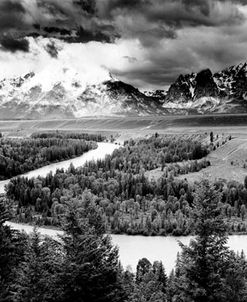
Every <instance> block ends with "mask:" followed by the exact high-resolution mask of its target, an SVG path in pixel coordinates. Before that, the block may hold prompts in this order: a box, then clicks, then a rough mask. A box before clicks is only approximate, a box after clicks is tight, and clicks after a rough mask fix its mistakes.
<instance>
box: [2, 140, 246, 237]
mask: <svg viewBox="0 0 247 302" xmlns="http://www.w3.org/2000/svg"><path fill="white" fill-rule="evenodd" d="M150 139H151V141H153V144H151V147H150V145H146V146H147V148H146V149H147V150H148V151H147V150H146V149H145V148H144V142H145V140H143V141H141V142H132V141H131V142H129V143H125V147H123V148H119V149H117V150H115V151H114V152H113V154H112V155H109V156H107V157H106V158H105V159H104V160H98V161H96V162H93V161H91V162H88V163H86V164H85V165H84V166H83V167H81V168H77V169H75V168H74V167H73V166H70V168H69V169H68V170H67V171H64V170H58V171H57V172H56V173H55V174H54V175H52V174H48V175H47V176H46V177H39V178H37V179H27V178H24V177H21V178H20V177H18V178H15V179H13V180H11V182H10V183H9V185H8V186H7V188H6V190H7V191H6V193H7V194H6V196H7V198H8V199H9V200H11V201H13V202H14V203H15V207H14V211H15V215H14V216H15V219H16V221H18V222H28V223H37V224H41V225H42V224H45V225H54V226H59V224H60V220H59V217H60V215H62V214H63V213H64V211H65V207H66V205H65V204H66V202H67V201H68V200H71V199H79V200H80V199H81V195H82V193H83V192H84V191H85V190H86V191H88V192H89V194H91V195H92V196H93V199H94V200H95V203H96V204H97V205H98V206H99V207H100V209H101V214H102V217H103V220H104V223H105V225H106V226H107V228H108V231H109V232H111V233H116V234H132V235H135V234H141V235H170V234H171V235H175V236H179V235H188V234H191V233H193V219H192V204H193V200H194V192H195V187H196V186H195V185H193V184H189V183H188V182H187V181H186V180H178V179H176V178H175V177H174V176H176V175H179V174H180V173H184V171H185V170H184V167H186V165H189V166H188V170H187V171H195V170H196V171H198V170H199V169H200V168H201V167H203V165H202V166H200V163H203V162H205V165H207V164H208V163H207V160H205V159H201V160H198V161H197V160H191V161H189V162H185V163H184V164H183V167H181V166H180V165H178V164H177V163H167V164H166V167H165V168H164V175H163V177H161V178H160V179H159V180H157V181H155V180H153V179H148V178H147V177H146V176H145V172H146V171H148V169H151V168H154V167H156V163H157V165H158V164H159V159H158V157H159V153H160V152H161V151H160V145H162V146H164V145H165V144H166V145H168V146H170V145H171V144H172V146H173V141H174V139H171V143H164V142H162V143H161V142H160V141H162V140H161V138H160V137H159V136H158V137H156V136H153V137H151V138H150ZM150 139H149V140H150ZM169 139H170V138H169ZM139 144H140V145H141V146H142V145H143V146H142V147H141V148H138V147H137V146H138V145H139ZM178 145H181V146H182V143H181V142H178ZM187 145H189V142H186V146H187ZM190 145H191V146H193V143H191V144H190ZM148 146H149V147H148ZM152 146H153V147H152ZM195 146H197V145H195ZM186 148H192V147H186ZM196 148H197V147H196ZM201 148H204V147H203V146H202V147H201ZM150 150H152V151H150ZM170 150H174V152H176V153H177V154H179V152H180V151H178V150H183V148H178V149H177V150H176V151H175V149H174V148H173V147H171V148H170ZM191 150H194V149H193V148H192V149H191ZM152 152H153V153H152ZM162 152H163V151H162ZM171 152H172V151H171ZM144 153H145V154H146V156H144ZM192 153H193V152H192ZM151 154H153V156H151ZM159 167H160V168H161V165H160V166H159ZM194 169H195V170H194ZM216 186H217V187H219V190H220V191H221V193H222V200H221V207H222V212H223V214H224V217H225V219H226V220H227V223H228V227H229V232H230V233H245V232H246V231H247V229H246V227H247V224H246V206H247V191H246V188H247V183H245V184H240V183H237V182H229V183H224V182H217V183H216Z"/></svg>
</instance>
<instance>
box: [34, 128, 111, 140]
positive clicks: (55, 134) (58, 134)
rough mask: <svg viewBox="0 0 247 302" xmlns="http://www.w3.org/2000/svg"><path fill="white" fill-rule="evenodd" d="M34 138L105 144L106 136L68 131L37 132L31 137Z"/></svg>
mask: <svg viewBox="0 0 247 302" xmlns="http://www.w3.org/2000/svg"><path fill="white" fill-rule="evenodd" d="M31 137H32V138H59V139H82V140H85V141H95V142H103V141H104V140H106V136H103V135H102V134H100V133H98V134H95V133H86V132H85V133H84V132H68V131H49V132H35V133H33V134H32V135H31Z"/></svg>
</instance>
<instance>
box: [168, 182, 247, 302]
mask: <svg viewBox="0 0 247 302" xmlns="http://www.w3.org/2000/svg"><path fill="white" fill-rule="evenodd" d="M220 200H221V195H220V193H219V192H218V191H217V190H216V189H215V187H213V186H212V185H211V184H210V183H209V182H208V181H203V182H201V183H200V184H199V186H198V187H197V189H196V192H195V198H194V219H195V233H196V238H195V240H192V241H191V242H190V245H189V246H188V247H186V246H184V245H182V244H181V247H182V254H181V257H180V258H179V261H178V264H177V267H176V269H177V270H178V271H179V274H178V276H177V278H176V281H175V283H176V290H175V292H176V296H175V297H173V299H174V301H185V302H186V301H188V302H197V301H198V302H223V301H233V300H232V299H231V298H232V296H231V294H230V293H231V291H234V299H235V300H234V301H246V271H245V272H244V271H243V270H241V269H239V268H240V266H239V265H238V263H237V261H235V260H234V259H236V257H235V254H234V253H233V252H230V251H229V249H228V247H227V246H226V243H227V239H228V237H227V234H226V231H227V227H226V224H225V223H224V220H223V218H222V211H221V209H220V208H219V202H220ZM234 263H235V264H234ZM243 263H245V265H246V262H245V261H243ZM233 274H235V275H236V276H238V278H239V279H240V280H241V281H242V282H239V287H236V286H235V285H234V282H232V279H231V275H233ZM239 274H240V277H239ZM244 293H245V294H244ZM179 299H180V300H179Z"/></svg>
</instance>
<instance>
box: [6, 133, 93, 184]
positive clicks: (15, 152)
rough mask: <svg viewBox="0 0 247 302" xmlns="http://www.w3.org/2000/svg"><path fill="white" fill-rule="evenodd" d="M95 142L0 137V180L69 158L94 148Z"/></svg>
mask: <svg viewBox="0 0 247 302" xmlns="http://www.w3.org/2000/svg"><path fill="white" fill-rule="evenodd" d="M96 147H97V144H96V143H95V142H91V141H90V142H88V141H85V140H81V139H61V138H35V139H34V138H27V139H8V138H1V139H0V180H3V179H8V178H11V177H14V176H16V175H20V174H23V173H26V172H28V171H31V170H34V169H37V168H40V167H42V166H45V165H48V164H50V163H52V162H56V161H61V160H65V159H70V158H73V157H75V156H79V155H82V154H83V153H85V152H87V151H89V150H91V149H93V148H96Z"/></svg>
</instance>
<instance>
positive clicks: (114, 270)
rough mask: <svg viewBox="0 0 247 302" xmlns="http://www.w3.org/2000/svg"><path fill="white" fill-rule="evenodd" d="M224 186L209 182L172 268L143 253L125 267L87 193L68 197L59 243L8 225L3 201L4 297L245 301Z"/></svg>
mask: <svg viewBox="0 0 247 302" xmlns="http://www.w3.org/2000/svg"><path fill="white" fill-rule="evenodd" d="M220 203H221V192H220V191H219V188H217V186H213V185H211V184H209V183H208V182H207V181H204V182H202V183H200V184H198V185H197V186H196V189H195V193H194V199H193V203H192V205H191V207H192V209H193V211H192V212H193V217H194V230H195V235H196V237H195V239H193V240H191V242H190V244H189V246H184V245H181V248H182V252H181V254H180V255H178V258H177V264H176V266H175V268H174V270H173V271H172V272H171V273H170V272H168V274H167V272H166V271H165V269H164V266H163V264H162V263H161V262H158V261H155V262H154V263H153V264H151V263H150V261H149V260H148V259H146V258H143V259H140V261H139V262H138V264H137V267H136V271H135V273H133V272H132V271H131V270H124V269H123V268H122V267H121V264H120V263H119V256H118V250H117V248H116V247H114V246H113V245H112V243H111V238H110V237H109V235H105V232H106V229H105V223H104V221H103V219H102V213H101V207H100V206H99V205H97V204H96V203H95V201H94V199H93V198H92V196H91V195H90V194H88V193H87V192H86V193H85V192H84V193H83V194H82V198H81V199H80V200H78V199H73V198H72V199H70V200H69V201H67V202H66V210H65V211H64V212H63V215H62V216H61V222H62V223H61V227H62V229H63V230H64V235H62V236H61V237H60V239H59V240H58V241H57V240H55V239H52V238H48V237H47V238H46V237H45V238H41V237H40V235H39V234H38V232H37V230H34V232H33V234H31V235H29V236H28V235H25V234H22V233H19V232H18V231H14V230H12V229H10V228H9V227H8V226H7V225H5V221H6V220H8V219H10V217H9V212H8V210H7V208H6V206H5V204H4V202H3V201H0V239H1V240H0V287H1V291H0V301H5V302H15V301H19V302H31V301H32V302H41V301H42V302H69V301H74V302H88V301H90V302H118V301H119V302H120V301H121V302H225V301H228V302H244V301H246V300H247V261H246V259H245V256H244V254H243V253H242V254H241V255H238V254H235V253H234V252H232V251H230V250H229V248H228V247H227V245H226V244H227V235H226V232H227V226H226V224H225V222H224V218H223V214H222V210H221V207H219V205H220Z"/></svg>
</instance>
